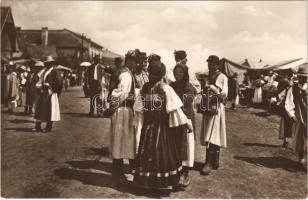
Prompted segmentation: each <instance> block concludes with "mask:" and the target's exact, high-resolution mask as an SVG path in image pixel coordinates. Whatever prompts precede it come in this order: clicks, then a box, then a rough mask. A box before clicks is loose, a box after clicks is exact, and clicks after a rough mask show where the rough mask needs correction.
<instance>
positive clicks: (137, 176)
mask: <svg viewBox="0 0 308 200" xmlns="http://www.w3.org/2000/svg"><path fill="white" fill-rule="evenodd" d="M174 56H175V65H174V68H173V75H174V78H175V81H170V80H169V79H168V77H167V76H166V71H167V69H166V66H165V65H164V63H162V61H161V57H160V56H159V55H157V54H150V55H149V56H147V54H146V53H145V52H142V51H140V50H139V49H135V50H130V51H128V52H127V53H126V55H125V58H124V59H123V58H121V57H117V58H115V59H114V65H113V66H112V67H110V66H104V65H102V64H100V57H99V56H95V57H94V58H93V63H92V64H91V65H90V66H89V67H87V69H86V71H85V75H84V88H86V89H87V90H88V91H89V97H90V107H89V116H95V114H96V116H98V117H107V118H110V121H111V126H110V133H109V134H110V137H109V138H110V145H109V151H110V154H111V158H112V163H113V169H112V175H113V177H114V180H115V181H116V182H117V183H119V184H124V183H127V179H126V176H125V174H124V159H127V160H129V165H130V168H131V173H132V174H133V176H134V178H133V183H134V184H135V185H136V186H138V187H143V188H154V189H168V188H173V189H175V188H184V187H187V186H188V185H189V184H190V182H191V181H192V180H191V176H190V175H189V171H190V169H191V168H192V167H193V165H194V151H195V141H196V132H197V131H200V138H199V140H200V143H201V145H203V146H205V147H206V150H205V152H204V154H205V161H204V165H203V167H202V169H201V170H200V173H201V174H202V175H208V174H210V173H211V171H212V170H217V169H218V168H219V157H220V150H221V148H226V147H227V133H226V122H225V106H226V100H227V99H228V100H230V101H232V108H233V109H235V108H236V105H237V104H238V102H239V97H241V98H244V99H245V98H246V100H247V101H252V102H253V103H262V102H263V98H266V99H268V101H269V102H270V103H272V104H275V105H276V109H277V110H279V112H278V113H279V114H280V115H281V125H280V134H279V138H281V139H283V140H284V143H283V145H284V146H287V145H288V138H290V137H294V139H295V142H294V148H293V149H294V150H295V151H296V152H297V153H298V155H299V158H300V162H301V163H302V164H305V163H306V159H305V158H306V153H307V144H306V141H307V135H306V132H307V104H306V103H307V76H308V69H307V68H305V67H303V68H300V69H299V70H298V72H297V73H296V74H294V75H290V74H286V75H285V76H280V78H279V79H277V78H278V75H277V74H275V73H273V72H270V73H269V76H263V75H261V76H260V77H259V78H258V79H256V80H255V81H253V82H252V81H249V80H248V79H249V77H248V76H246V78H245V80H244V83H243V84H239V83H238V81H237V74H236V73H235V74H234V75H233V76H232V77H227V76H226V75H225V74H224V73H223V72H222V70H221V65H220V64H221V61H220V59H219V57H217V56H216V55H211V56H209V57H208V59H207V60H206V61H207V65H208V69H209V76H208V79H207V80H206V81H205V84H202V85H201V84H200V82H199V81H198V80H197V78H196V75H195V74H193V73H192V70H191V69H189V67H188V65H187V61H188V60H187V54H186V52H185V51H183V50H179V51H175V52H174ZM64 84H65V79H63V77H62V78H61V73H60V71H59V70H57V69H56V61H55V60H54V59H53V58H52V57H51V56H47V57H46V59H45V61H44V62H41V61H38V62H36V63H35V64H34V65H33V66H32V67H31V68H30V70H27V69H24V68H23V67H22V68H18V69H16V68H15V66H14V65H10V66H9V67H8V74H7V75H6V88H5V97H6V99H7V106H8V109H9V111H10V112H12V111H13V109H14V108H15V107H16V105H17V101H18V100H19V98H20V97H21V96H22V93H23V92H25V94H26V97H25V101H24V103H25V113H31V112H32V108H33V104H35V114H34V118H35V119H36V124H35V128H34V129H33V131H42V132H48V131H51V130H52V125H53V122H54V121H59V120H60V107H59V100H58V98H59V96H60V94H61V91H62V87H63V85H64ZM247 88H253V93H251V92H249V90H248V89H247ZM266 88H270V89H268V90H269V91H271V92H269V95H266V97H264V95H263V94H262V92H263V91H264V90H266ZM197 96H201V101H200V102H199V103H198V104H197V112H198V113H201V114H202V122H201V127H196V124H195V112H194V108H195V106H196V104H195V103H196V97H197ZM42 122H46V127H45V128H44V129H42V128H41V123H42Z"/></svg>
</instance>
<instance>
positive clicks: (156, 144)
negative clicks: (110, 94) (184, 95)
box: [134, 81, 188, 189]
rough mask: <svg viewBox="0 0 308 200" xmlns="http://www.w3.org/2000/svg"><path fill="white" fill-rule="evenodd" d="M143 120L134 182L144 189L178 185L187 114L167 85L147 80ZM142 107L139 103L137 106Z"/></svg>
mask: <svg viewBox="0 0 308 200" xmlns="http://www.w3.org/2000/svg"><path fill="white" fill-rule="evenodd" d="M141 94H142V96H143V97H144V100H145V101H144V107H143V114H144V122H143V127H142V130H141V138H140V144H139V150H138V154H137V158H136V171H135V174H134V182H135V183H136V184H138V185H139V186H141V187H145V188H156V189H161V188H168V187H170V186H175V185H177V184H178V181H179V178H180V172H181V170H182V160H183V156H185V155H186V152H185V154H183V152H182V147H181V145H182V140H183V136H185V135H186V134H187V129H186V124H187V121H188V119H187V117H186V116H185V114H184V113H183V111H182V110H181V107H182V106H183V104H182V101H181V99H180V98H179V97H178V95H177V94H176V93H175V92H174V90H173V89H172V88H171V87H170V86H169V85H167V84H165V83H163V81H160V82H158V83H156V84H154V85H153V86H152V85H151V83H146V84H145V85H144V86H143V88H142V91H141ZM141 104H142V103H141ZM140 109H142V106H141V107H140Z"/></svg>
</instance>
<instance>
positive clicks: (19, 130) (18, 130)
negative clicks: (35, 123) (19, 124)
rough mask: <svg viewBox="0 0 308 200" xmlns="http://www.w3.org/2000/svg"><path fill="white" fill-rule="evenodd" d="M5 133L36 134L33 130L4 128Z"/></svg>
mask: <svg viewBox="0 0 308 200" xmlns="http://www.w3.org/2000/svg"><path fill="white" fill-rule="evenodd" d="M4 130H5V131H16V132H27V133H34V132H33V131H32V128H4Z"/></svg>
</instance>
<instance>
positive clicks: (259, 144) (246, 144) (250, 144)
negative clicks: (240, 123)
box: [243, 143, 281, 148]
mask: <svg viewBox="0 0 308 200" xmlns="http://www.w3.org/2000/svg"><path fill="white" fill-rule="evenodd" d="M243 145H245V146H256V147H273V148H280V147H281V145H274V144H262V143H243Z"/></svg>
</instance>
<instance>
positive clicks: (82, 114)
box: [61, 112, 97, 118]
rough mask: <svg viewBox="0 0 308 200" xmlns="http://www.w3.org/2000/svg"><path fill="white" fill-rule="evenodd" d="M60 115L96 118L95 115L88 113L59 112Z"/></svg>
mask: <svg viewBox="0 0 308 200" xmlns="http://www.w3.org/2000/svg"><path fill="white" fill-rule="evenodd" d="M61 114H62V115H69V116H71V117H77V118H97V117H95V116H90V115H89V113H70V112H67V113H61Z"/></svg>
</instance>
